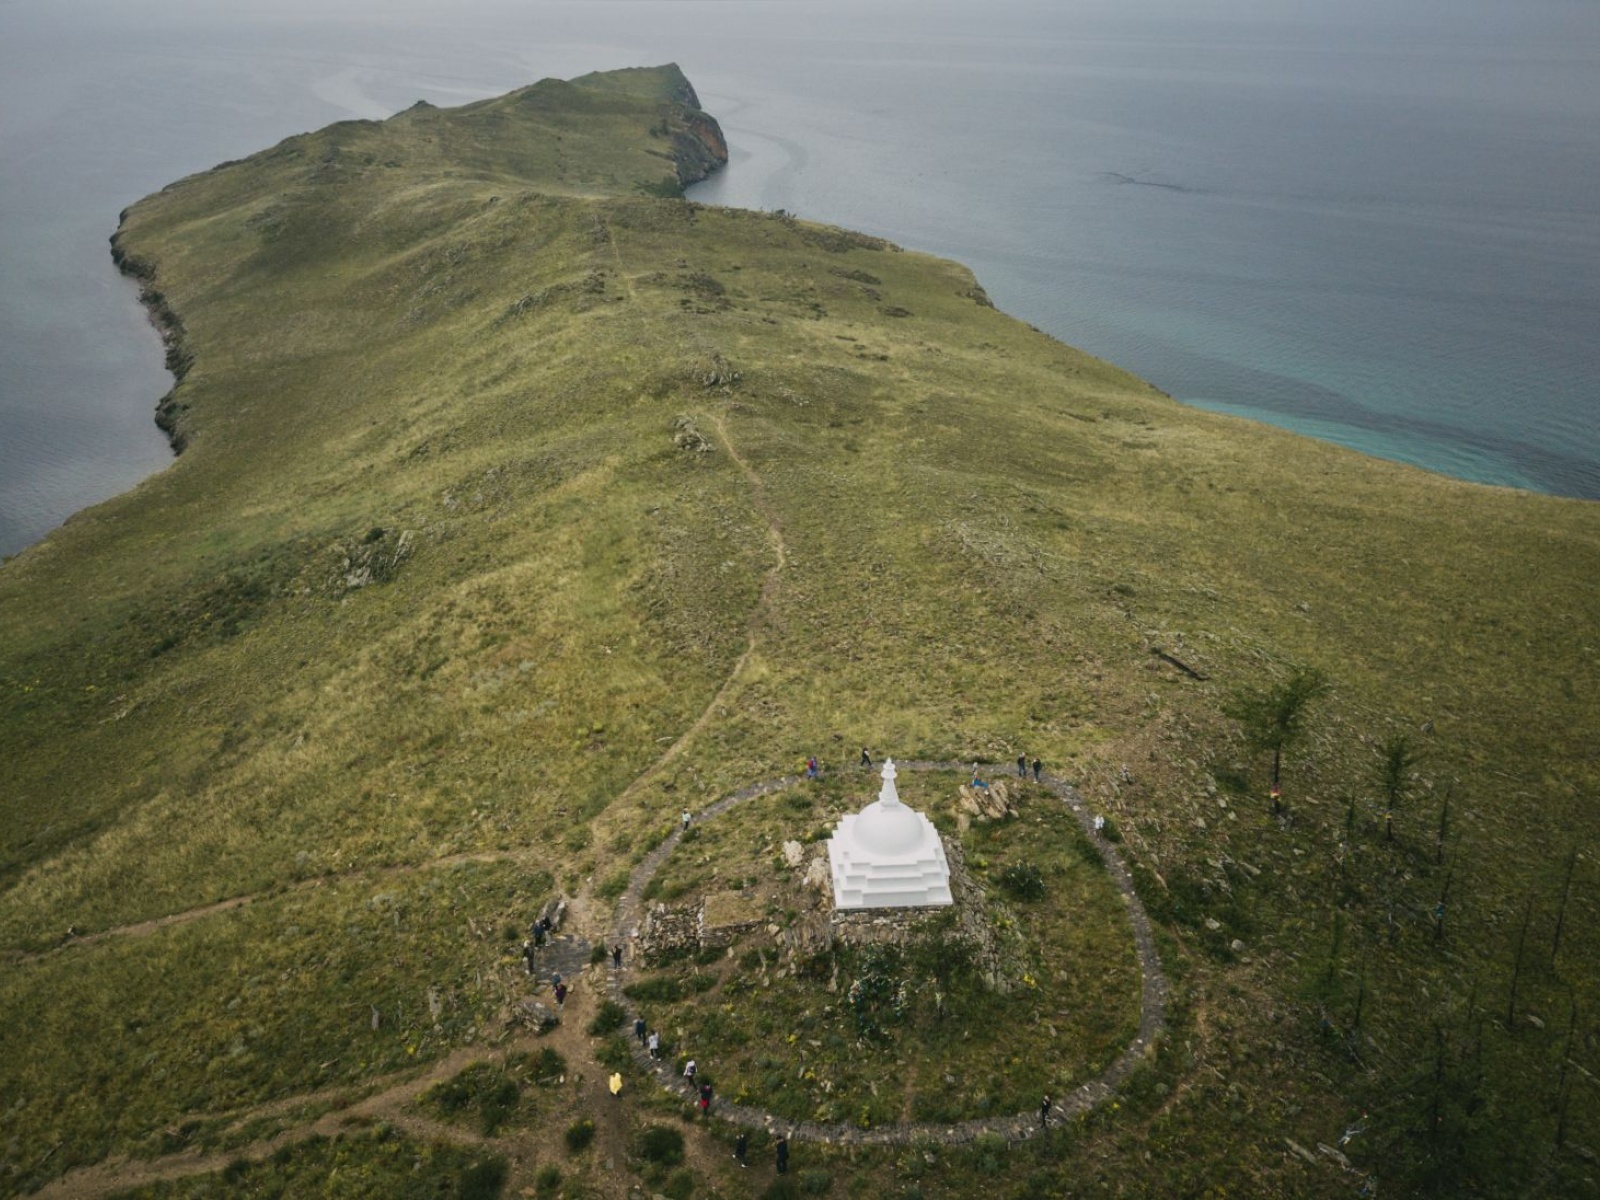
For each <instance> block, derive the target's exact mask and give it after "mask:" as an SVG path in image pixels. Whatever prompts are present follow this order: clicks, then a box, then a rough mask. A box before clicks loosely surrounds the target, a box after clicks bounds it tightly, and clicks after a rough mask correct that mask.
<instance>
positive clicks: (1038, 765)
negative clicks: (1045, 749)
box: [1033, 758, 1044, 783]
mask: <svg viewBox="0 0 1600 1200" xmlns="http://www.w3.org/2000/svg"><path fill="white" fill-rule="evenodd" d="M1043 770H1044V764H1043V763H1042V762H1040V761H1039V760H1038V759H1037V758H1036V759H1034V760H1033V781H1034V782H1035V783H1038V782H1039V772H1041V771H1043Z"/></svg>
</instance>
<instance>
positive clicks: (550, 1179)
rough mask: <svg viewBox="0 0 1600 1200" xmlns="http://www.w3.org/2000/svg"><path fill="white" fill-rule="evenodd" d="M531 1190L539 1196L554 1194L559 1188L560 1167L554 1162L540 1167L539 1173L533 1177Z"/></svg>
mask: <svg viewBox="0 0 1600 1200" xmlns="http://www.w3.org/2000/svg"><path fill="white" fill-rule="evenodd" d="M533 1190H534V1191H535V1192H536V1193H538V1194H539V1195H540V1196H546V1197H549V1196H554V1195H555V1194H556V1193H557V1192H559V1191H560V1190H561V1168H560V1167H558V1166H556V1165H555V1163H546V1164H545V1165H544V1166H542V1167H540V1168H539V1173H538V1174H537V1175H535V1176H534V1177H533Z"/></svg>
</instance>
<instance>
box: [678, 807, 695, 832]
mask: <svg viewBox="0 0 1600 1200" xmlns="http://www.w3.org/2000/svg"><path fill="white" fill-rule="evenodd" d="M680 820H682V821H683V827H684V828H685V829H688V828H689V822H690V821H692V820H694V818H693V817H691V816H690V815H689V810H688V809H687V808H686V809H684V810H683V816H682V817H681V818H680Z"/></svg>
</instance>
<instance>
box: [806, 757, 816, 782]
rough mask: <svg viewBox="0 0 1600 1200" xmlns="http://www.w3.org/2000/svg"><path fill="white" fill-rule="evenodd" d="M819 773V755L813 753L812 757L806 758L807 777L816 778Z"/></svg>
mask: <svg viewBox="0 0 1600 1200" xmlns="http://www.w3.org/2000/svg"><path fill="white" fill-rule="evenodd" d="M817 774H818V771H817V757H816V755H812V756H811V757H810V758H808V759H806V778H807V779H815V778H816V777H817Z"/></svg>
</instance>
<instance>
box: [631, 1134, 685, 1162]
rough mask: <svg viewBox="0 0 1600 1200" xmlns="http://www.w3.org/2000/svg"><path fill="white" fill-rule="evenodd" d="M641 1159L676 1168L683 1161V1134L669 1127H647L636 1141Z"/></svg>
mask: <svg viewBox="0 0 1600 1200" xmlns="http://www.w3.org/2000/svg"><path fill="white" fill-rule="evenodd" d="M636 1145H637V1147H638V1152H639V1157H640V1158H642V1159H644V1160H645V1161H646V1162H653V1163H660V1164H662V1165H663V1166H668V1167H675V1166H677V1165H678V1164H679V1163H681V1162H682V1161H683V1134H682V1133H680V1132H679V1131H678V1130H676V1129H673V1128H671V1127H670V1126H667V1125H647V1126H646V1127H645V1128H644V1129H642V1130H640V1131H639V1136H638V1138H637V1139H636Z"/></svg>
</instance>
